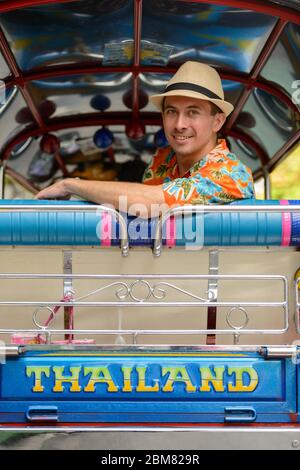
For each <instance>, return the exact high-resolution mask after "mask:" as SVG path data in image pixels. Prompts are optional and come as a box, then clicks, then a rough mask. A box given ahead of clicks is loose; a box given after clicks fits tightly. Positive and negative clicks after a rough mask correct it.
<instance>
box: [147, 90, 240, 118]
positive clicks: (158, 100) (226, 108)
mask: <svg viewBox="0 0 300 470" xmlns="http://www.w3.org/2000/svg"><path fill="white" fill-rule="evenodd" d="M167 96H186V97H187V98H196V99H198V100H206V101H211V103H214V104H215V105H216V106H218V107H219V108H220V109H221V110H222V111H223V113H225V114H226V116H229V114H230V113H231V112H232V111H233V109H234V106H233V105H232V104H231V103H228V101H224V100H219V99H214V98H208V97H207V96H205V95H203V94H202V93H198V92H196V91H191V90H172V91H167V92H166V93H162V94H160V95H152V96H149V100H150V102H151V103H152V104H153V105H154V106H156V107H157V108H158V109H159V110H160V111H162V103H163V99H164V98H166V97H167Z"/></svg>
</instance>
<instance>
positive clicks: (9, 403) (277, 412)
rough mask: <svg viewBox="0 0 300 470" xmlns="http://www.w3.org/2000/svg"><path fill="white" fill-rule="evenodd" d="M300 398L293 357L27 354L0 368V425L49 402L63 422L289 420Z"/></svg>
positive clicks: (292, 416) (246, 354) (23, 417)
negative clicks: (250, 413)
mask: <svg viewBox="0 0 300 470" xmlns="http://www.w3.org/2000/svg"><path fill="white" fill-rule="evenodd" d="M295 396H296V366H295V365H294V364H293V363H292V362H291V361H290V360H287V359H286V360H267V361H266V360H264V359H263V358H262V357H261V356H258V355H256V354H251V353H243V354H242V353H220V352H218V353H215V354H211V353H188V352H187V353H180V354H179V353H163V354H161V353H155V354H154V353H150V352H149V353H143V354H139V353H131V352H130V353H129V352H128V353H127V354H126V353H123V354H117V353H116V354H112V353H111V352H107V353H104V352H90V353H87V352H81V353H79V352H77V353H75V352H71V351H70V352H65V351H64V352H62V351H61V352H59V351H57V352H54V353H53V352H47V351H45V352H39V353H37V352H31V353H29V352H28V353H26V354H25V355H24V356H22V357H19V358H17V359H9V360H8V361H7V363H6V364H4V365H2V366H1V400H0V421H1V422H5V421H7V420H8V421H9V420H12V421H14V420H17V421H18V420H19V421H21V422H24V421H26V417H25V414H26V412H27V411H28V407H29V406H41V405H44V406H45V405H47V404H48V405H49V404H51V406H57V409H58V419H59V421H65V422H68V421H72V422H93V421H96V422H105V421H107V422H205V421H208V422H224V417H225V414H226V413H225V408H227V407H228V406H230V407H241V406H242V407H246V408H247V407H248V408H251V409H254V410H255V412H256V413H257V418H256V421H258V422H262V421H264V422H276V421H278V422H290V421H294V420H295V412H296V402H295V401H296V400H295ZM14 422H15V421H14Z"/></svg>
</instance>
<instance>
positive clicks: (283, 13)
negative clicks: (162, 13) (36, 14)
mask: <svg viewBox="0 0 300 470" xmlns="http://www.w3.org/2000/svg"><path fill="white" fill-rule="evenodd" d="M74 1H75V0H60V1H59V0H3V1H2V2H0V13H1V12H6V11H12V10H16V9H20V8H29V7H33V6H42V5H48V4H55V3H71V2H74ZM180 1H186V0H180ZM188 1H189V2H193V3H209V4H211V5H223V6H229V7H234V8H240V9H244V10H252V11H255V12H257V13H263V14H265V15H270V16H275V17H278V18H281V19H283V20H285V21H292V22H293V23H296V24H300V15H299V12H298V11H296V10H293V9H292V8H288V7H284V6H282V5H278V4H276V5H275V4H270V3H266V2H265V1H264V2H262V1H261V0H247V1H246V0H209V2H208V1H207V0H188Z"/></svg>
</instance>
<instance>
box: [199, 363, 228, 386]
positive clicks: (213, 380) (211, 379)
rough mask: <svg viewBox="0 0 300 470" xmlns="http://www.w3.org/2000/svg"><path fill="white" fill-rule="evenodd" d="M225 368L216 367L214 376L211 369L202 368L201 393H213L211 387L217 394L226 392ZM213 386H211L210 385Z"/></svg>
mask: <svg viewBox="0 0 300 470" xmlns="http://www.w3.org/2000/svg"><path fill="white" fill-rule="evenodd" d="M224 370H225V367H224V366H219V367H214V374H213V372H212V371H211V369H210V368H209V367H201V368H200V372H201V386H200V392H211V385H212V386H213V388H214V390H215V392H224V383H223V376H224ZM210 384H211V385H210Z"/></svg>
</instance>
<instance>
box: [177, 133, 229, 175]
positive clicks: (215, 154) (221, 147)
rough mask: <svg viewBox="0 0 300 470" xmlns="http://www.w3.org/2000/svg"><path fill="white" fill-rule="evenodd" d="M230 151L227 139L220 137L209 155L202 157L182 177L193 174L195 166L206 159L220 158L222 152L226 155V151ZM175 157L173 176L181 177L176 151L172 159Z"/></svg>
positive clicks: (201, 163)
mask: <svg viewBox="0 0 300 470" xmlns="http://www.w3.org/2000/svg"><path fill="white" fill-rule="evenodd" d="M228 152H229V149H228V146H227V144H226V140H225V139H219V140H218V142H217V145H216V146H215V147H214V148H213V149H212V150H211V151H210V152H209V153H208V154H207V155H205V157H203V158H201V160H199V161H198V162H195V163H194V164H193V165H192V166H191V168H190V169H189V171H187V172H186V173H185V174H184V175H183V176H182V178H188V177H189V176H190V175H191V173H193V171H194V169H195V168H197V167H199V166H202V165H203V164H204V163H205V162H206V161H208V160H214V159H216V158H217V159H220V157H221V155H220V154H223V155H222V156H223V157H225V156H226V153H228ZM173 158H174V166H173V167H172V176H173V177H174V178H179V170H178V163H177V158H176V154H175V152H174V155H173V157H172V159H173Z"/></svg>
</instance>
